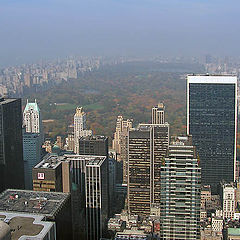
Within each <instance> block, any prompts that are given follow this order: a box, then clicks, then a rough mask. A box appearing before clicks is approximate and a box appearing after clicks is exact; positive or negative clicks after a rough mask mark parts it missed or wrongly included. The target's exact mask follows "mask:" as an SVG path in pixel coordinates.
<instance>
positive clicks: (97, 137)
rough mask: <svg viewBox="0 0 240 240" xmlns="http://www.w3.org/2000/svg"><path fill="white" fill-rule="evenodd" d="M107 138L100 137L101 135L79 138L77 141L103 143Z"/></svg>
mask: <svg viewBox="0 0 240 240" xmlns="http://www.w3.org/2000/svg"><path fill="white" fill-rule="evenodd" d="M107 138H108V137H106V136H101V135H92V136H86V137H80V138H79V140H87V141H89V140H94V141H104V140H106V139H107Z"/></svg>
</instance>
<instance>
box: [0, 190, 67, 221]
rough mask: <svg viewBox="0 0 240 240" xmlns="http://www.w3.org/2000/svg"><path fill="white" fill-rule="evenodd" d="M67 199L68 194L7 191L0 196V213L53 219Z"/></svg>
mask: <svg viewBox="0 0 240 240" xmlns="http://www.w3.org/2000/svg"><path fill="white" fill-rule="evenodd" d="M69 197H70V194H68V193H56V192H38V191H30V190H15V189H7V190H5V191H4V192H2V193H1V194H0V211H6V212H15V213H31V214H37V215H44V216H47V217H49V218H55V216H56V215H57V212H58V210H59V209H60V208H61V207H62V206H63V205H64V204H65V202H66V201H67V200H68V199H69Z"/></svg>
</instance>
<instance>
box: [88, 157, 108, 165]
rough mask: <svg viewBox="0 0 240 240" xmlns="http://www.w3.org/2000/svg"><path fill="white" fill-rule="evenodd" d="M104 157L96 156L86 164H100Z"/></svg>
mask: <svg viewBox="0 0 240 240" xmlns="http://www.w3.org/2000/svg"><path fill="white" fill-rule="evenodd" d="M105 159H106V156H96V157H95V158H94V159H92V160H90V161H89V162H88V163H87V165H86V166H101V165H102V164H103V162H104V160H105Z"/></svg>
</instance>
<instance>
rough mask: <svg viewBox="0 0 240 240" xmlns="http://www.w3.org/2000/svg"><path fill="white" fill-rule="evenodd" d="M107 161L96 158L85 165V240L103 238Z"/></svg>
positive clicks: (106, 213) (106, 211)
mask: <svg viewBox="0 0 240 240" xmlns="http://www.w3.org/2000/svg"><path fill="white" fill-rule="evenodd" d="M107 169H108V161H107V158H106V157H96V158H95V159H94V160H92V161H89V162H88V163H87V164H86V173H85V184H86V229H87V240H98V239H100V238H101V237H103V236H104V229H105V230H106V225H107V218H108V172H107Z"/></svg>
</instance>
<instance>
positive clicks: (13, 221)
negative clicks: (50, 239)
mask: <svg viewBox="0 0 240 240" xmlns="http://www.w3.org/2000/svg"><path fill="white" fill-rule="evenodd" d="M0 220H2V221H4V222H5V223H6V224H8V225H9V227H10V229H11V239H12V240H17V239H43V238H44V237H45V236H46V234H47V233H48V232H49V230H50V229H51V228H52V227H53V226H54V225H55V223H54V222H47V221H44V216H41V215H39V216H36V215H31V214H22V213H8V212H0Z"/></svg>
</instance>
